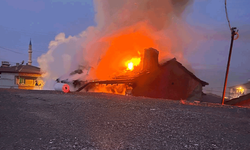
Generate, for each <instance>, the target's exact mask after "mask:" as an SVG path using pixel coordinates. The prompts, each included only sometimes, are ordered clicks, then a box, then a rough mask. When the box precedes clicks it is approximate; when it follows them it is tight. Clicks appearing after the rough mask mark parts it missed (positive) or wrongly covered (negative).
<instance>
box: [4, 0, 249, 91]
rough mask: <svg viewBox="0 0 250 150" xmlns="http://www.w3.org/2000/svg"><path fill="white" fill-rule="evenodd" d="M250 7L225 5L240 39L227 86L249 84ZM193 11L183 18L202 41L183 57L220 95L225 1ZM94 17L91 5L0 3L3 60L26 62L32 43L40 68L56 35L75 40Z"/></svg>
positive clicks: (242, 0) (41, 0)
mask: <svg viewBox="0 0 250 150" xmlns="http://www.w3.org/2000/svg"><path fill="white" fill-rule="evenodd" d="M249 6H250V1H249V0H228V3H227V7H228V14H229V19H230V21H231V26H233V27H237V28H238V29H239V35H240V37H239V39H238V40H236V41H234V47H233V53H232V58H231V66H230V71H229V80H228V86H232V85H235V84H241V83H245V82H247V80H248V79H250V76H249V75H250V65H249V64H250V59H249V56H250V42H249V41H250V28H249V25H250V17H249V16H250V9H249ZM189 7H190V8H189V9H187V10H186V11H185V14H184V16H183V18H184V20H185V21H186V22H187V24H189V26H190V34H192V33H196V34H199V35H200V37H202V38H200V39H197V40H195V41H191V42H190V43H189V45H190V46H189V45H187V47H186V48H184V50H183V53H184V57H185V58H186V59H187V60H188V62H189V63H190V65H191V66H192V68H193V70H194V74H195V75H196V76H198V77H199V78H200V79H202V80H204V81H207V82H208V83H209V84H210V85H209V86H208V87H206V90H210V89H212V90H213V92H214V93H216V94H218V95H221V92H222V88H223V84H224V76H225V71H226V64H227V59H228V52H229V46H230V36H231V35H230V30H229V27H228V23H227V20H226V15H225V5H224V0H194V2H193V4H191V5H190V6H189ZM95 13H96V11H95V8H94V4H93V1H92V0H22V1H20V0H1V1H0V18H1V22H0V33H1V34H0V61H3V60H5V61H9V62H10V63H11V64H12V65H14V64H15V63H18V62H19V63H20V62H21V61H22V60H24V61H25V63H27V61H28V44H29V40H30V38H31V40H32V46H33V65H35V66H39V64H38V62H37V58H38V57H39V56H41V55H42V54H43V53H46V52H47V51H48V49H49V48H48V46H49V43H50V41H52V40H54V39H55V36H56V35H58V34H59V33H62V32H63V33H65V36H66V37H68V36H70V35H71V36H75V35H78V34H79V33H81V32H82V31H84V30H86V28H87V27H89V26H96V21H95ZM180 44H181V43H180ZM177 60H178V58H177Z"/></svg>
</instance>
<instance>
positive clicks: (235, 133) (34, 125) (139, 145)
mask: <svg viewBox="0 0 250 150" xmlns="http://www.w3.org/2000/svg"><path fill="white" fill-rule="evenodd" d="M0 129H1V130H0V149H17V150H19V149H27V150H30V149H34V150H39V149H56V150H57V149H66V150H70V149H77V150H81V149H83V150H84V149H86V150H87V149H100V150H105V149H143V150H145V149H169V150H170V149H227V150H228V149H240V150H243V149H249V148H250V109H247V108H237V107H231V106H205V105H200V106H193V105H184V104H181V103H180V102H179V101H171V100H162V99H150V98H143V97H132V96H119V95H109V94H101V93H70V94H64V93H60V92H56V91H25V90H10V89H8V90H7V89H0Z"/></svg>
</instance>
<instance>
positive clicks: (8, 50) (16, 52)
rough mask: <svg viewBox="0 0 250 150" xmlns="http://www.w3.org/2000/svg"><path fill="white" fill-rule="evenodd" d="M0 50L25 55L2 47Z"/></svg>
mask: <svg viewBox="0 0 250 150" xmlns="http://www.w3.org/2000/svg"><path fill="white" fill-rule="evenodd" d="M0 49H2V50H6V51H11V52H13V53H17V54H21V55H25V54H24V53H21V52H17V51H14V50H11V49H8V48H5V47H2V46H0Z"/></svg>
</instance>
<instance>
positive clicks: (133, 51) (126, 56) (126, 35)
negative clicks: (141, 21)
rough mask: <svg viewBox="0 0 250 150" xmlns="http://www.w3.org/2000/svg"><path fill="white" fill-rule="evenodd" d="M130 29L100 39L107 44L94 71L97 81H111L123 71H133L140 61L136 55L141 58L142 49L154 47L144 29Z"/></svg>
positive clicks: (151, 39) (152, 41)
mask: <svg viewBox="0 0 250 150" xmlns="http://www.w3.org/2000/svg"><path fill="white" fill-rule="evenodd" d="M132 29H133V30H131V29H124V30H122V31H120V32H119V33H117V34H115V35H113V36H111V37H109V38H106V39H102V40H104V41H107V42H108V43H109V44H108V49H107V51H106V53H105V54H104V55H102V57H101V60H100V62H99V63H98V66H97V68H96V70H95V74H96V77H97V78H98V79H100V80H107V79H112V78H113V77H114V76H117V75H120V74H122V73H124V70H126V71H129V70H134V71H135V66H137V65H139V64H140V61H141V58H140V56H138V54H141V55H142V56H143V51H144V49H146V48H149V47H156V44H155V42H154V40H153V38H152V37H151V36H150V34H147V33H148V32H147V30H146V29H145V30H137V31H135V30H134V28H132ZM138 51H139V52H138Z"/></svg>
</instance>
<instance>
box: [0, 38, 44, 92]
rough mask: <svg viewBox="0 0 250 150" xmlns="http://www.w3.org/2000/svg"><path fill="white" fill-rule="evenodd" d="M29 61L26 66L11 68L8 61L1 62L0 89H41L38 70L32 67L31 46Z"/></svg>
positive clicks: (30, 47)
mask: <svg viewBox="0 0 250 150" xmlns="http://www.w3.org/2000/svg"><path fill="white" fill-rule="evenodd" d="M28 53H29V60H28V63H27V64H26V65H23V63H22V64H19V63H16V65H15V66H11V65H10V64H9V62H8V61H2V64H1V66H0V88H15V89H30V90H31V89H42V86H43V81H42V79H41V75H42V73H41V71H40V68H38V67H36V66H32V61H31V57H32V55H31V54H32V45H31V41H30V44H29V51H28Z"/></svg>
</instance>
